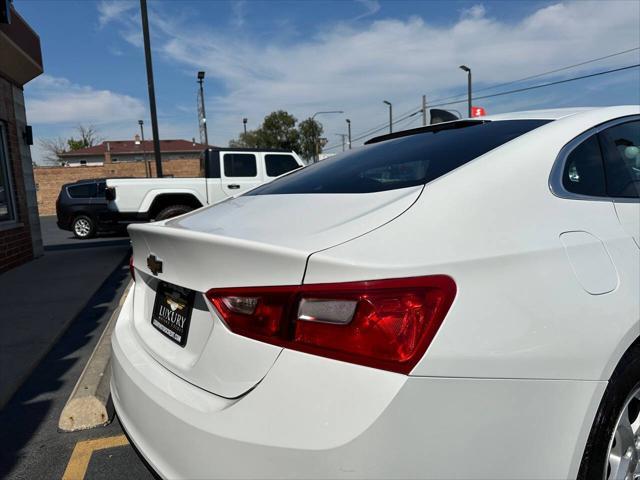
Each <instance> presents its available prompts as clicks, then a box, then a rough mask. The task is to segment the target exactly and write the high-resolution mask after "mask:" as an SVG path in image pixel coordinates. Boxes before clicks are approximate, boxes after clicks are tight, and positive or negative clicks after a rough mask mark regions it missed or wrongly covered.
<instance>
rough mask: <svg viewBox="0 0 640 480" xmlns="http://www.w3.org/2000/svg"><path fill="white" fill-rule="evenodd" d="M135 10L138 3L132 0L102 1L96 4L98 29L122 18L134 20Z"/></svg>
mask: <svg viewBox="0 0 640 480" xmlns="http://www.w3.org/2000/svg"><path fill="white" fill-rule="evenodd" d="M137 9H138V2H135V1H133V0H111V1H105V0H102V1H101V2H100V3H98V24H99V25H100V27H104V26H105V25H106V24H108V23H110V22H112V21H114V20H117V19H120V18H122V17H123V16H128V17H131V18H135V14H136V13H137ZM132 12H133V13H132Z"/></svg>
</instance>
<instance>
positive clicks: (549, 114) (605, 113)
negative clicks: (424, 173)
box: [364, 105, 640, 145]
mask: <svg viewBox="0 0 640 480" xmlns="http://www.w3.org/2000/svg"><path fill="white" fill-rule="evenodd" d="M593 114H596V116H599V117H602V118H605V117H610V118H617V117H624V116H628V115H638V114H640V105H620V106H612V107H571V108H554V109H546V110H525V111H521V112H509V113H499V114H495V115H484V116H481V117H473V118H462V119H458V120H452V121H450V122H441V123H435V124H431V125H427V126H424V127H417V128H413V129H410V130H400V131H397V132H393V133H387V134H384V135H379V136H377V137H374V138H371V139H369V140H367V141H366V142H365V143H364V144H365V145H370V144H372V143H378V142H382V141H385V140H391V139H393V138H399V137H407V136H411V135H415V134H417V133H423V132H428V131H437V130H446V129H450V128H458V127H465V126H468V125H472V124H477V123H486V122H493V121H508V120H547V121H549V122H551V121H555V120H560V119H565V118H568V117H578V118H579V117H580V116H581V115H584V116H587V117H588V116H593Z"/></svg>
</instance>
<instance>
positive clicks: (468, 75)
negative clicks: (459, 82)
mask: <svg viewBox="0 0 640 480" xmlns="http://www.w3.org/2000/svg"><path fill="white" fill-rule="evenodd" d="M460 69H461V70H464V71H465V72H467V103H468V115H469V118H471V69H470V68H469V67H467V66H466V65H460Z"/></svg>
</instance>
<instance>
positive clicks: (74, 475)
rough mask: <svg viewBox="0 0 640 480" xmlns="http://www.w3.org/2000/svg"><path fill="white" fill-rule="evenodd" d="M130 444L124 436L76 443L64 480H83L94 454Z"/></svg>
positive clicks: (63, 476)
mask: <svg viewBox="0 0 640 480" xmlns="http://www.w3.org/2000/svg"><path fill="white" fill-rule="evenodd" d="M128 443H129V441H128V440H127V437H125V436H124V435H118V436H116V437H105V438H97V439H95V440H85V441H83V442H78V443H76V446H75V447H74V448H73V453H72V454H71V458H70V459H69V463H68V464H67V469H66V470H65V471H64V475H62V480H82V479H83V478H84V476H85V474H86V473H87V468H88V467H89V461H90V460H91V455H93V452H95V451H96V450H103V449H105V448H114V447H122V446H123V445H127V444H128Z"/></svg>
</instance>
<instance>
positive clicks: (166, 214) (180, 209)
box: [155, 205, 193, 221]
mask: <svg viewBox="0 0 640 480" xmlns="http://www.w3.org/2000/svg"><path fill="white" fill-rule="evenodd" d="M191 210H193V207H190V206H188V205H171V206H169V207H165V208H163V209H162V210H160V211H159V212H158V214H157V215H156V218H155V221H159V220H166V219H167V218H172V217H177V216H178V215H182V214H183V213H187V212H190V211H191Z"/></svg>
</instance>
